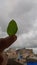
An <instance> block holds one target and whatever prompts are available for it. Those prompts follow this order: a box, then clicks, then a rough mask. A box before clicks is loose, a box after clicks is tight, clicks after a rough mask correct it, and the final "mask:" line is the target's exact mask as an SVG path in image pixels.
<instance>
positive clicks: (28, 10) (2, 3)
mask: <svg viewBox="0 0 37 65" xmlns="http://www.w3.org/2000/svg"><path fill="white" fill-rule="evenodd" d="M12 19H14V20H15V21H16V22H17V25H18V32H17V35H20V34H22V35H21V36H19V37H18V38H19V40H20V39H23V42H21V41H20V42H18V41H16V43H17V44H15V45H13V46H16V47H18V46H19V47H35V48H37V0H0V32H1V31H6V28H7V25H8V22H9V21H10V20H12Z"/></svg>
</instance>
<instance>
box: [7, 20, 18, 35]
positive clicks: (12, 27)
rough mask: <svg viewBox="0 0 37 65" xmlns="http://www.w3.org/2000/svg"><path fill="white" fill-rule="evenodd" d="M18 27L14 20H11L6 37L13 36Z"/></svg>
mask: <svg viewBox="0 0 37 65" xmlns="http://www.w3.org/2000/svg"><path fill="white" fill-rule="evenodd" d="M17 30H18V27H17V23H16V22H15V21H14V20H11V21H10V22H9V24H8V27H7V33H8V35H15V34H16V33H17Z"/></svg>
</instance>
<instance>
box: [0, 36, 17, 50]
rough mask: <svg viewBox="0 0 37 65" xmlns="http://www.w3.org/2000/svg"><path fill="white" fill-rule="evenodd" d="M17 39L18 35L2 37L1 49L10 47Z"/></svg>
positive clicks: (0, 41)
mask: <svg viewBox="0 0 37 65" xmlns="http://www.w3.org/2000/svg"><path fill="white" fill-rule="evenodd" d="M16 39H17V36H16V35H12V36H8V37H6V38H1V39H0V51H3V50H4V49H6V48H8V47H9V46H10V45H11V44H13V43H14V42H15V41H16Z"/></svg>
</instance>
